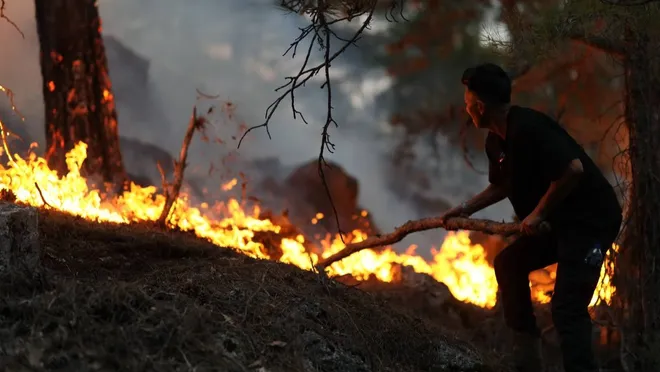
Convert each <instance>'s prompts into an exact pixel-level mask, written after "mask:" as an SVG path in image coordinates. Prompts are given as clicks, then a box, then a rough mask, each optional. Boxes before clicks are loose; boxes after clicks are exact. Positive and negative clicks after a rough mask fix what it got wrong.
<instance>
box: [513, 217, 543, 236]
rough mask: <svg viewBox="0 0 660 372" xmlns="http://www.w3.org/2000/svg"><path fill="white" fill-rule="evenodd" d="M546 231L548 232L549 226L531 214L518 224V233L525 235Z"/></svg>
mask: <svg viewBox="0 0 660 372" xmlns="http://www.w3.org/2000/svg"><path fill="white" fill-rule="evenodd" d="M548 231H550V224H548V223H547V222H546V221H544V220H543V218H542V217H541V216H540V215H538V214H535V213H531V214H530V215H529V216H527V217H525V219H524V220H523V221H522V222H521V223H520V232H521V233H523V234H525V235H532V234H537V233H541V232H548Z"/></svg>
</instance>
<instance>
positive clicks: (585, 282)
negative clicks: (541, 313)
mask: <svg viewBox="0 0 660 372" xmlns="http://www.w3.org/2000/svg"><path fill="white" fill-rule="evenodd" d="M600 269H601V267H600V266H598V267H596V266H590V265H587V264H586V263H585V262H584V261H582V260H580V261H578V260H570V261H564V260H562V261H560V262H559V264H558V265H557V281H556V283H555V291H554V295H553V297H552V321H553V323H554V325H555V328H556V329H557V333H558V334H559V338H560V340H561V350H562V355H563V358H564V369H565V371H566V372H596V371H598V366H597V364H596V361H595V358H594V352H593V344H592V324H591V316H590V315H589V303H590V302H591V298H592V297H593V294H594V290H595V289H596V286H597V285H598V279H599V278H600Z"/></svg>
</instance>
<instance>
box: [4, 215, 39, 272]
mask: <svg viewBox="0 0 660 372" xmlns="http://www.w3.org/2000/svg"><path fill="white" fill-rule="evenodd" d="M38 216H39V215H38V212H37V210H36V209H35V208H34V207H25V206H19V205H16V204H12V203H6V202H0V272H13V271H25V272H28V273H32V274H36V273H38V272H40V271H41V268H42V266H41V248H40V246H39V221H38Z"/></svg>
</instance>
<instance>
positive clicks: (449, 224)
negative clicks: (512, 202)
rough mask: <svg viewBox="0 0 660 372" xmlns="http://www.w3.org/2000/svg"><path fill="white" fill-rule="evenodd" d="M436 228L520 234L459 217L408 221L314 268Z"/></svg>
mask: <svg viewBox="0 0 660 372" xmlns="http://www.w3.org/2000/svg"><path fill="white" fill-rule="evenodd" d="M437 228H443V229H445V230H450V231H452V230H472V231H480V232H483V233H486V234H497V235H503V236H511V235H515V234H519V233H521V229H520V224H519V223H513V222H495V221H490V220H482V219H472V218H461V217H455V218H450V219H447V220H444V221H443V220H442V219H441V218H440V217H429V218H422V219H420V220H411V221H408V222H406V223H404V224H403V225H402V226H400V227H399V228H397V229H396V230H394V231H393V232H391V233H389V234H387V235H376V236H374V237H372V238H368V239H366V240H363V241H361V242H358V243H351V244H348V245H346V247H345V248H344V249H342V250H341V251H339V252H337V253H335V254H333V255H332V256H330V257H328V258H326V259H322V260H320V261H319V263H318V264H317V265H316V268H317V269H318V271H319V272H323V271H324V269H325V268H326V267H328V266H330V265H331V264H333V263H335V262H337V261H340V260H343V259H344V258H346V257H348V256H350V255H352V254H354V253H356V252H359V251H361V250H363V249H367V248H374V247H380V246H384V245H392V244H394V243H397V242H400V241H401V240H403V238H405V237H406V236H408V235H409V234H412V233H415V232H419V231H424V230H431V229H437ZM541 228H542V229H543V230H547V229H549V225H547V223H544V224H543V225H542V226H541Z"/></svg>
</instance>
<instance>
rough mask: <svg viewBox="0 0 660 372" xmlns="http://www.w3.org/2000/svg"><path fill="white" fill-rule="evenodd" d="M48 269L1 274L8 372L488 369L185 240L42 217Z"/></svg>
mask: <svg viewBox="0 0 660 372" xmlns="http://www.w3.org/2000/svg"><path fill="white" fill-rule="evenodd" d="M40 230H41V235H42V245H43V246H42V249H43V252H44V265H45V267H46V269H47V270H46V274H45V275H43V276H39V277H38V278H29V277H27V276H26V275H22V274H18V273H13V274H5V275H4V277H3V278H0V369H1V370H3V371H45V370H48V371H92V370H97V371H117V370H121V371H156V370H157V371H232V372H233V371H263V372H265V371H273V372H275V371H332V372H351V371H397V372H406V371H452V372H460V371H491V370H493V369H492V368H488V367H486V365H485V364H487V363H486V362H483V361H482V360H483V359H482V358H481V357H480V356H479V355H478V354H477V353H476V352H475V351H473V349H472V348H471V347H470V346H469V345H468V344H466V343H464V342H462V341H459V340H458V339H456V338H455V337H453V336H450V335H449V333H448V332H446V331H445V330H443V329H440V328H438V327H437V326H433V325H431V324H429V323H427V322H425V321H423V320H421V319H419V318H415V317H414V316H413V315H411V314H410V313H408V312H406V311H404V310H401V309H398V310H396V309H394V308H393V307H391V306H389V305H387V304H386V303H385V300H382V299H381V298H380V297H379V296H376V295H373V294H369V293H366V292H364V291H361V290H359V289H355V288H350V287H347V286H345V285H342V284H337V283H334V282H331V283H323V282H321V281H320V280H319V279H318V277H317V276H316V275H315V274H314V273H311V272H304V271H301V270H299V269H297V268H294V267H292V266H288V265H284V264H279V263H275V262H269V261H263V260H254V259H251V258H248V257H245V256H243V255H240V254H237V253H235V252H232V251H231V250H228V249H221V248H218V247H216V246H213V245H211V244H209V243H206V242H203V241H200V240H198V239H195V238H193V237H191V236H188V235H186V234H183V233H174V232H168V233H165V232H161V231H157V230H156V229H152V228H149V227H145V226H119V225H101V224H96V223H92V222H87V221H85V220H82V219H79V218H75V217H71V216H67V215H62V214H59V213H55V212H48V211H42V212H41V219H40Z"/></svg>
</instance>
